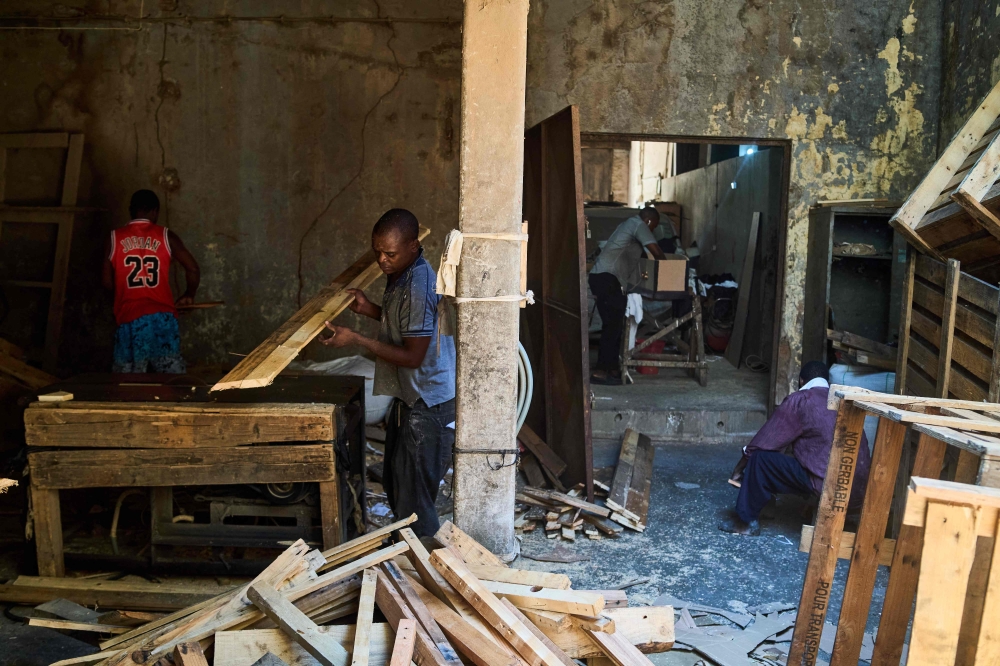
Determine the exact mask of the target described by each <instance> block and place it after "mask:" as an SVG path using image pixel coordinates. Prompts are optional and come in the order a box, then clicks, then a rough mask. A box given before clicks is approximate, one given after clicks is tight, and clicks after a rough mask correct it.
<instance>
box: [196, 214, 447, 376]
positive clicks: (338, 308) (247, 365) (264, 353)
mask: <svg viewBox="0 0 1000 666" xmlns="http://www.w3.org/2000/svg"><path fill="white" fill-rule="evenodd" d="M428 234H430V230H429V229H427V228H426V227H420V232H419V233H418V234H417V237H418V238H419V239H420V240H423V239H424V238H426V237H427V235H428ZM381 275H382V271H381V269H379V267H378V261H377V260H376V258H375V252H374V251H373V250H369V251H368V252H366V253H365V254H364V256H362V257H361V258H360V259H358V260H357V261H356V262H354V264H353V265H352V266H351V267H350V268H348V269H347V270H346V271H344V272H343V273H341V274H340V275H338V276H337V277H336V278H335V279H334V280H333V282H331V283H330V285H329V286H326V287H323V288H322V289H321V290H320V291H319V293H318V294H316V295H315V296H313V297H312V298H311V299H309V301H308V302H307V303H306V304H305V305H303V306H302V307H301V308H299V310H298V312H296V313H295V314H293V315H292V316H291V318H289V319H288V321H286V322H285V323H284V324H282V325H281V326H280V327H278V329H277V330H276V331H274V333H272V334H271V335H270V336H268V338H267V339H266V340H264V342H262V343H260V344H259V345H257V347H256V349H254V350H253V351H252V352H250V353H249V354H248V355H247V356H246V357H245V358H244V359H243V360H242V361H240V362H239V363H238V364H237V365H236V367H235V368H233V369H232V370H230V371H229V372H228V373H227V374H226V376H225V377H223V378H222V379H221V380H219V382H217V383H216V384H215V386H213V387H212V389H211V390H212V391H222V390H225V389H235V388H255V387H259V386H267V385H269V384H270V383H271V382H273V381H274V378H275V377H277V376H278V374H279V373H280V372H281V371H282V370H284V369H285V367H286V366H287V365H288V364H289V363H291V362H292V360H293V359H294V358H295V357H296V356H298V354H299V352H300V351H302V349H304V348H305V346H306V345H308V344H309V343H310V342H312V340H313V338H315V337H316V336H317V335H319V333H320V331H322V330H323V328H324V322H326V321H329V320H332V319H335V318H336V317H337V316H338V315H340V313H342V312H343V311H344V310H346V309H347V307H348V306H349V305H350V304H351V303H353V302H354V297H353V296H351V295H350V294H349V293H348V291H347V290H348V289H366V288H368V287H369V286H371V284H372V283H373V282H375V280H376V279H377V278H378V277H379V276H381Z"/></svg>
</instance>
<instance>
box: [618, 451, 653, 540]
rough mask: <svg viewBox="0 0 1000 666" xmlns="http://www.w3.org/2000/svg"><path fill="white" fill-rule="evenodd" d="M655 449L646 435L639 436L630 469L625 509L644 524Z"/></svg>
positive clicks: (647, 514) (647, 513) (647, 509)
mask: <svg viewBox="0 0 1000 666" xmlns="http://www.w3.org/2000/svg"><path fill="white" fill-rule="evenodd" d="M655 456H656V447H654V446H653V442H652V440H650V439H649V437H647V436H646V435H642V434H640V435H639V443H638V444H637V445H636V450H635V463H634V465H633V467H632V481H631V483H630V484H629V491H628V497H627V498H626V502H625V508H626V509H628V510H629V511H631V512H632V513H634V514H635V515H636V516H638V518H639V521H638V522H639V523H640V524H642V525H645V524H646V519H647V518H648V517H649V493H650V490H651V486H652V481H653V459H654V457H655Z"/></svg>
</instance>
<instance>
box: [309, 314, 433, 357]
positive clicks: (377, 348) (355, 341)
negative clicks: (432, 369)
mask: <svg viewBox="0 0 1000 666" xmlns="http://www.w3.org/2000/svg"><path fill="white" fill-rule="evenodd" d="M326 327H327V328H328V329H330V330H331V331H333V335H331V336H330V337H328V338H320V342H322V343H323V344H324V345H326V346H327V347H335V348H339V347H347V346H349V345H360V346H362V347H364V348H365V349H367V350H368V351H370V352H371V353H373V354H375V355H376V356H378V357H379V358H380V359H382V360H383V361H388V362H389V363H392V364H393V365H395V366H397V367H400V368H411V369H412V368H419V367H420V364H421V363H423V362H424V357H425V356H426V355H427V349H428V348H429V347H430V345H431V338H432V337H433V336H430V335H427V336H423V337H419V338H403V345H402V346H401V347H400V346H396V345H392V344H389V343H387V342H379V341H378V340H373V339H371V338H366V337H365V336H363V335H361V334H360V333H357V332H355V331H352V330H351V329H349V328H347V327H346V326H334V325H333V324H331V323H330V322H327V323H326Z"/></svg>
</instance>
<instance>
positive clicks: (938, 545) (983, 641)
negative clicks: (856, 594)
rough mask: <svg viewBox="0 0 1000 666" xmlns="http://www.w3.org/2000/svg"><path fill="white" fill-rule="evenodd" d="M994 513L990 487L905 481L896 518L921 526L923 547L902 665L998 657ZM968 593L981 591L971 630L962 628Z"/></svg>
mask: <svg viewBox="0 0 1000 666" xmlns="http://www.w3.org/2000/svg"><path fill="white" fill-rule="evenodd" d="M998 514H1000V491H998V490H996V489H994V488H979V487H976V486H970V485H966V484H963V483H952V482H948V481H938V480H935V479H924V478H920V477H914V478H913V480H912V481H911V483H910V488H909V493H908V495H907V500H906V516H905V517H904V519H903V524H904V525H906V526H907V527H909V528H911V529H914V530H918V531H920V532H922V534H923V548H922V549H921V553H920V566H919V572H918V576H917V601H916V609H915V611H914V614H913V632H912V636H911V638H910V650H909V657H908V658H907V661H906V663H907V664H908V666H937V665H939V664H956V663H960V664H975V665H976V666H980V665H982V666H985V665H986V664H996V663H1000V549H998V548H997V544H1000V541H997V539H996V537H997V530H998V529H1000V526H998V524H997V518H998ZM984 541H985V542H988V543H987V547H982V546H983V542H984ZM989 542H991V543H992V547H989V545H990V543H989ZM977 565H978V566H977ZM991 565H993V566H991ZM970 595H974V596H976V597H978V598H981V604H980V605H979V611H980V618H981V627H982V631H980V632H979V635H978V637H973V636H972V635H970V634H968V632H966V631H964V630H965V626H964V625H965V615H966V614H967V613H968V608H969V607H968V599H969V598H970ZM963 640H964V641H966V642H965V645H963ZM973 641H974V642H973Z"/></svg>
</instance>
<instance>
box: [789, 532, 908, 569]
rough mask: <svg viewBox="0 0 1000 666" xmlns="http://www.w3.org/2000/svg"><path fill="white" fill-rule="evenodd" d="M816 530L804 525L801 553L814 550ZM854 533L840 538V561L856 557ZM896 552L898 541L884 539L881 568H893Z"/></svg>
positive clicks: (800, 540) (880, 553)
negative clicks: (813, 543)
mask: <svg viewBox="0 0 1000 666" xmlns="http://www.w3.org/2000/svg"><path fill="white" fill-rule="evenodd" d="M814 531H815V528H814V527H813V526H812V525H803V526H802V533H801V535H800V536H799V552H800V553H808V552H809V551H810V549H811V548H812V539H813V532H814ZM856 536H857V535H856V534H855V533H854V532H844V533H843V534H842V535H841V537H840V550H838V551H837V559H838V560H848V561H850V560H851V559H852V558H853V557H854V541H855V538H856ZM895 551H896V540H895V539H883V540H882V545H881V546H879V549H878V563H879V566H883V567H888V566H892V554H893V553H894V552H895Z"/></svg>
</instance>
